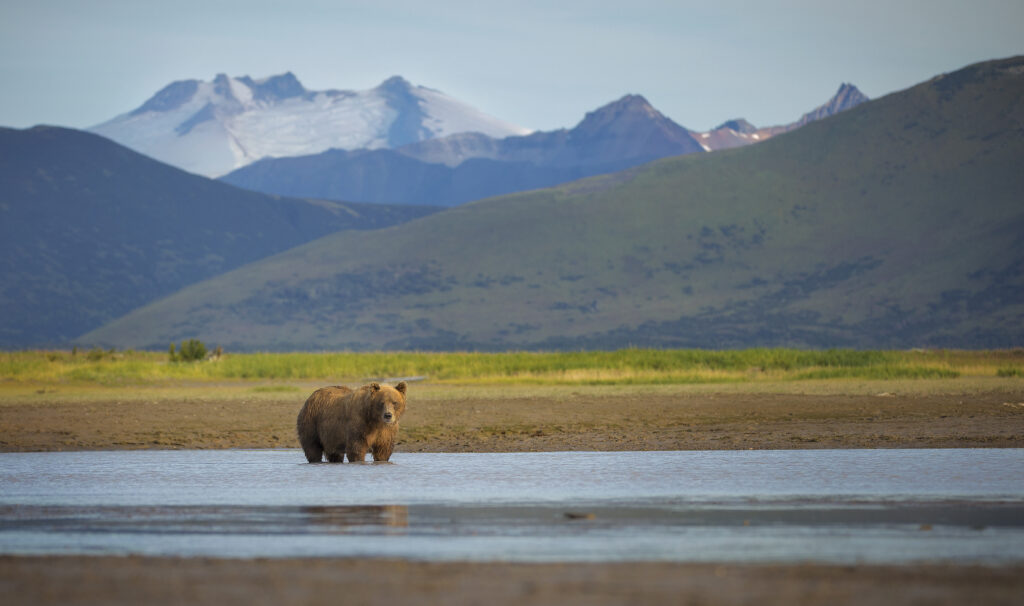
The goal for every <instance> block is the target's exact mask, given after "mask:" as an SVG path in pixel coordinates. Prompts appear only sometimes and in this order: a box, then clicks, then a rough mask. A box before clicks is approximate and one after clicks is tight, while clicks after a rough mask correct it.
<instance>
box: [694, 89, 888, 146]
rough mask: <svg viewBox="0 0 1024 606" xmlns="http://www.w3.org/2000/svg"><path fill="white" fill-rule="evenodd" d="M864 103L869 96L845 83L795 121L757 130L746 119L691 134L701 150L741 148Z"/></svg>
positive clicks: (731, 121) (738, 119)
mask: <svg viewBox="0 0 1024 606" xmlns="http://www.w3.org/2000/svg"><path fill="white" fill-rule="evenodd" d="M865 101H869V99H868V97H867V95H865V94H864V93H862V92H860V90H858V89H857V87H856V86H854V85H852V84H848V83H845V82H844V83H843V84H841V85H840V86H839V90H838V91H836V94H835V95H833V96H832V98H831V99H829V100H828V101H826V102H825V103H823V104H821V105H819V106H818V107H816V108H814V109H812V110H811V111H809V112H807V113H806V114H804V115H803V116H801V117H800V119H799V120H797V121H796V122H791V123H789V124H781V125H778V126H766V127H762V128H758V127H756V126H754V125H753V124H751V123H750V122H747V121H746V120H744V119H743V118H737V119H735V120H729V121H728V122H725V123H723V124H720V125H719V126H716V127H715V128H713V129H711V130H709V131H707V132H703V133H697V132H694V133H691V134H692V135H693V136H694V138H696V139H697V140H698V141H700V144H701V147H703V148H704V150H705V151H716V150H719V149H729V148H732V147H741V146H743V145H750V144H751V143H757V142H759V141H764V140H765V139H770V138H772V137H774V136H775V135H781V134H782V133H788V132H789V131H791V130H796V129H798V128H800V127H801V126H805V125H807V124H810V123H811V122H815V121H817V120H821V119H823V118H828V117H829V116H832V115H835V114H838V113H839V112H842V111H846V110H848V109H851V108H853V107H856V106H858V105H860V104H861V103H864V102H865Z"/></svg>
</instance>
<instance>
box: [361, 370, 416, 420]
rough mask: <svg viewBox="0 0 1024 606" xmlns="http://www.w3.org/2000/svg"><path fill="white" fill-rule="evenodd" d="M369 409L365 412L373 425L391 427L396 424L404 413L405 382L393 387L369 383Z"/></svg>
mask: <svg viewBox="0 0 1024 606" xmlns="http://www.w3.org/2000/svg"><path fill="white" fill-rule="evenodd" d="M367 387H368V388H369V390H370V407H369V410H368V411H367V412H368V413H369V415H370V418H371V420H372V421H373V422H375V423H383V424H385V425H391V424H394V423H398V419H399V418H401V416H402V413H404V412H405V389H406V386H405V381H402V382H401V383H399V384H398V385H395V386H394V387H390V386H388V385H381V384H380V383H370V384H369V385H368V386H367Z"/></svg>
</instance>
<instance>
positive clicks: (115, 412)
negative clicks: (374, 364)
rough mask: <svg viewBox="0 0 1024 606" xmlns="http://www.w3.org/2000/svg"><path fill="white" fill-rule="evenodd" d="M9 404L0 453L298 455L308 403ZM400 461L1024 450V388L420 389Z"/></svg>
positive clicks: (192, 396)
mask: <svg viewBox="0 0 1024 606" xmlns="http://www.w3.org/2000/svg"><path fill="white" fill-rule="evenodd" d="M203 393H204V392H203V391H202V390H201V388H195V389H191V390H189V391H186V392H184V395H176V394H173V393H172V394H170V395H166V394H164V395H158V396H151V395H149V394H143V395H141V396H139V395H138V394H134V393H133V392H131V391H130V390H126V391H124V392H123V393H118V394H116V395H117V397H116V399H115V398H111V397H104V395H105V394H101V395H100V397H89V398H84V397H77V398H76V397H75V396H74V395H71V396H61V395H59V394H58V395H54V394H51V393H49V392H47V391H45V390H41V392H40V393H39V394H33V396H34V397H33V398H31V399H27V400H26V399H25V398H23V399H21V400H16V399H15V400H8V401H3V400H0V451H2V452H16V451H54V450H118V449H182V448H199V449H210V448H293V447H297V446H298V441H297V438H296V434H295V416H296V413H297V411H298V409H299V407H300V406H301V404H302V401H303V399H304V395H305V394H304V393H303V392H300V391H297V392H296V393H294V394H288V395H277V394H271V395H270V396H265V395H264V396H262V397H254V396H253V395H251V394H249V395H245V394H242V395H236V394H231V393H229V394H227V395H223V396H221V397H217V398H212V399H211V398H206V397H203ZM401 427H402V428H401V432H400V434H399V444H398V446H397V449H396V451H398V452H401V451H405V452H528V451H564V450H590V451H617V450H723V449H727V450H736V449H742V450H746V449H806V448H813V449H820V448H978V447H1001V448H1019V447H1024V385H1021V386H1019V388H1018V389H1013V390H1005V389H1002V390H998V391H978V392H972V393H955V392H954V393H944V392H939V393H930V392H926V393H909V394H893V393H887V392H882V393H877V394H860V393H852V394H850V393H838V394H834V393H829V394H814V393H757V392H754V393H743V392H740V393H714V392H709V393H705V392H701V391H687V390H685V389H679V390H667V391H666V390H663V391H656V390H652V391H650V392H646V393H645V392H644V391H643V390H642V389H638V390H637V392H636V393H632V392H630V391H628V390H625V391H624V390H621V389H620V390H617V391H616V392H614V393H608V392H607V390H586V389H577V390H560V391H556V390H546V391H545V390H540V391H538V392H530V393H523V392H522V390H516V389H499V390H492V391H479V390H475V391H474V390H468V389H467V390H460V389H452V388H445V390H444V391H443V392H441V391H438V390H436V389H435V390H432V389H430V388H426V389H424V388H422V387H421V386H414V387H412V388H411V390H410V404H409V409H408V412H407V413H406V416H405V417H404V418H403V419H402V422H401Z"/></svg>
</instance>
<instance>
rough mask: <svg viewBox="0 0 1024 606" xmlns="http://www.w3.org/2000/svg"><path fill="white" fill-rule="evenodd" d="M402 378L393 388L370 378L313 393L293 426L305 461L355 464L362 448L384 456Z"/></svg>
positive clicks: (393, 431)
mask: <svg viewBox="0 0 1024 606" xmlns="http://www.w3.org/2000/svg"><path fill="white" fill-rule="evenodd" d="M405 390H406V386H405V382H404V381H403V382H401V383H399V384H398V385H395V386H394V387H390V386H388V385H381V384H380V383H370V384H368V385H363V386H362V387H360V388H359V389H356V390H352V389H349V388H348V387H342V386H335V387H323V388H320V389H318V390H316V391H314V392H313V394H312V395H310V396H309V398H307V399H306V403H305V404H303V405H302V410H300V411H299V418H298V420H297V421H296V427H297V429H298V431H299V443H300V444H301V445H302V450H303V452H305V453H306V460H308V461H309V462H310V463H319V462H320V461H322V460H323V458H324V457H326V458H327V461H328V462H330V463H341V462H342V461H343V460H344V459H345V457H348V461H349V463H361V462H363V461H364V460H365V458H366V453H367V452H370V453H372V454H373V460H374V461H387V460H388V459H390V458H391V453H392V452H393V451H394V449H395V438H397V437H398V420H399V419H400V418H401V417H402V413H404V412H405Z"/></svg>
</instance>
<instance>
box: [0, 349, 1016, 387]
mask: <svg viewBox="0 0 1024 606" xmlns="http://www.w3.org/2000/svg"><path fill="white" fill-rule="evenodd" d="M1021 376H1024V350H1009V351H951V350H930V351H855V350H828V351H804V350H795V349H747V350H732V351H706V350H649V349H628V350H620V351H611V352H603V351H592V352H559V353H555V352H549V353H543V352H542V353H530V352H513V353H496V354H495V353H468V352H463V353H415V352H390V353H389V352H380V353H249V354H225V355H223V356H222V357H220V358H219V359H216V360H213V359H208V360H204V361H200V362H171V361H170V360H169V359H168V355H167V354H166V353H154V352H142V351H102V350H98V349H94V350H91V351H84V352H83V351H23V352H5V353H0V380H3V381H5V382H10V381H13V382H20V383H50V382H53V383H96V384H101V385H117V384H139V383H153V382H156V383H160V382H167V381H171V382H173V381H181V380H187V381H224V380H231V379H244V380H306V379H309V380H313V379H323V380H334V381H339V382H358V381H362V380H368V379H385V380H386V379H394V378H410V377H415V378H418V379H424V380H429V381H430V382H431V383H463V384H464V383H491V384H512V383H514V384H539V385H559V384H561V385H616V384H626V385H630V384H690V383H694V384H700V383H736V382H741V383H742V382H757V381H786V380H815V379H830V380H831V379H867V380H889V379H943V378H957V377H1021ZM266 389H274V387H272V386H271V387H266Z"/></svg>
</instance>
